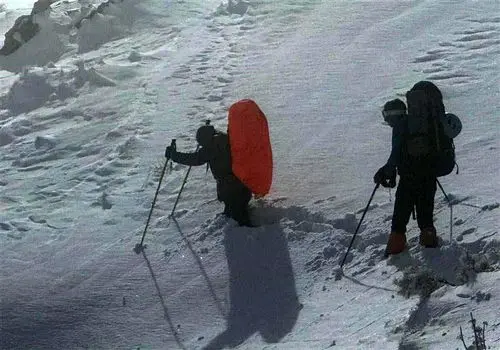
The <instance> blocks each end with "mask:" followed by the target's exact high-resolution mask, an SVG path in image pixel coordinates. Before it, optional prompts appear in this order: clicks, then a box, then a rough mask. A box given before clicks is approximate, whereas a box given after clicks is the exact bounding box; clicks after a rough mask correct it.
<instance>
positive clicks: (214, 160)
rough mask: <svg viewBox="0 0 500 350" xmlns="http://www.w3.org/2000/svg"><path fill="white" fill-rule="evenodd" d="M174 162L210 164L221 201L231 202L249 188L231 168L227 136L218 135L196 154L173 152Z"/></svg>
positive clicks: (194, 164) (193, 164) (196, 164)
mask: <svg viewBox="0 0 500 350" xmlns="http://www.w3.org/2000/svg"><path fill="white" fill-rule="evenodd" d="M171 157H172V160H173V161H174V162H177V163H181V164H184V165H190V166H199V165H203V164H205V163H208V164H209V166H210V170H211V171H212V175H213V176H214V178H215V180H216V181H217V198H218V199H219V200H221V201H227V200H231V198H232V197H234V196H238V195H239V194H240V193H241V192H242V191H244V192H249V190H248V188H247V187H246V186H245V185H244V184H243V183H242V182H241V181H240V180H239V179H238V178H237V177H236V176H235V175H234V173H233V170H232V168H231V149H230V145H229V138H228V136H227V134H224V133H220V132H218V133H216V134H215V135H214V136H213V138H212V141H211V142H210V143H209V144H207V145H205V146H202V147H200V148H199V149H198V151H196V152H192V153H182V152H173V153H172V155H171Z"/></svg>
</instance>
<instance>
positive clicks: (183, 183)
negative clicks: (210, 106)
mask: <svg viewBox="0 0 500 350" xmlns="http://www.w3.org/2000/svg"><path fill="white" fill-rule="evenodd" d="M205 125H210V119H207V120H206V121H205ZM199 149H200V145H199V144H198V146H196V151H195V152H198V150H199ZM191 168H192V166H191V165H190V166H189V168H188V171H187V173H186V176H184V181H182V185H181V189H180V190H179V194H178V195H177V198H176V199H175V203H174V207H173V208H172V212H171V213H170V216H169V217H172V216H173V215H174V212H175V208H177V203H179V199H180V198H181V193H182V190H183V189H184V186H185V185H186V182H187V178H188V176H189V173H190V172H191ZM207 170H208V164H207Z"/></svg>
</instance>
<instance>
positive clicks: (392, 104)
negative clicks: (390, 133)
mask: <svg viewBox="0 0 500 350" xmlns="http://www.w3.org/2000/svg"><path fill="white" fill-rule="evenodd" d="M405 115H406V105H405V103H404V102H403V101H401V100H400V99H399V98H397V99H395V100H391V101H388V102H386V104H385V105H384V109H383V110H382V116H383V117H384V120H385V122H386V123H387V124H389V125H390V126H391V127H393V126H394V124H395V123H396V122H397V121H398V120H400V119H401V118H402V117H404V116H405Z"/></svg>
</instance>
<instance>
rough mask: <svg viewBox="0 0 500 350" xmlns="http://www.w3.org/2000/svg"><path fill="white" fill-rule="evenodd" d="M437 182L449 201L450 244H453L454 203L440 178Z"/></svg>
mask: <svg viewBox="0 0 500 350" xmlns="http://www.w3.org/2000/svg"><path fill="white" fill-rule="evenodd" d="M436 182H437V184H438V186H439V188H440V189H441V192H443V194H444V198H446V201H447V202H448V206H449V207H450V244H451V240H452V239H453V204H452V203H451V200H450V198H449V197H448V195H447V194H446V192H445V191H444V188H443V186H441V183H440V182H439V180H438V179H436Z"/></svg>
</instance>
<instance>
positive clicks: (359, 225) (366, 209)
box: [340, 184, 380, 269]
mask: <svg viewBox="0 0 500 350" xmlns="http://www.w3.org/2000/svg"><path fill="white" fill-rule="evenodd" d="M379 186H380V184H377V185H376V186H375V188H374V189H373V192H372V195H371V196H370V199H369V200H368V204H367V205H366V208H365V210H364V212H363V215H362V216H361V220H359V223H358V227H356V231H354V235H353V236H352V239H351V243H350V244H349V248H347V252H346V253H345V255H344V259H342V263H341V264H340V268H341V269H342V268H343V267H344V263H345V261H346V259H347V254H349V251H350V250H351V248H352V244H353V243H354V240H355V239H356V235H357V234H358V231H359V228H360V227H361V223H362V222H363V219H364V218H365V215H366V212H367V211H368V208H369V207H370V203H371V202H372V199H373V196H374V195H375V192H376V191H377V189H378V187H379Z"/></svg>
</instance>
